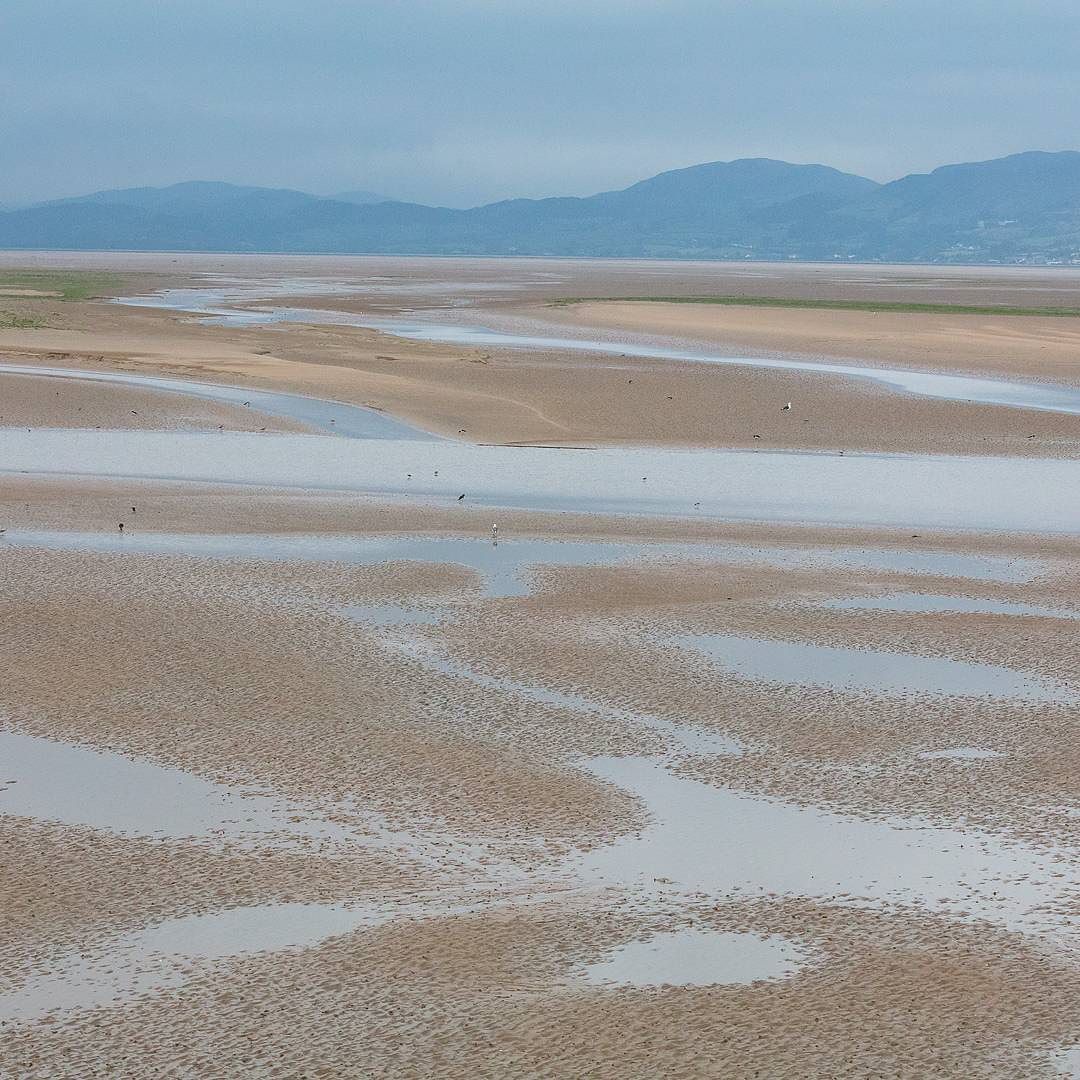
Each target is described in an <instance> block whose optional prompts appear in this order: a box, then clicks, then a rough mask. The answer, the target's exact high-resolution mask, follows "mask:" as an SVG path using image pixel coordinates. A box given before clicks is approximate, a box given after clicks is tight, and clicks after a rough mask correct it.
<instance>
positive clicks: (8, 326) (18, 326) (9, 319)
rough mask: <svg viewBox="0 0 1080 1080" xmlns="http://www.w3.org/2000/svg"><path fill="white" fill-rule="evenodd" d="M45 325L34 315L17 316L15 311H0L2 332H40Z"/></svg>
mask: <svg viewBox="0 0 1080 1080" xmlns="http://www.w3.org/2000/svg"><path fill="white" fill-rule="evenodd" d="M44 325H45V323H44V322H42V320H41V319H35V318H34V316H33V315H16V314H15V313H14V312H13V311H0V330H40V329H41V328H42V327H43V326H44Z"/></svg>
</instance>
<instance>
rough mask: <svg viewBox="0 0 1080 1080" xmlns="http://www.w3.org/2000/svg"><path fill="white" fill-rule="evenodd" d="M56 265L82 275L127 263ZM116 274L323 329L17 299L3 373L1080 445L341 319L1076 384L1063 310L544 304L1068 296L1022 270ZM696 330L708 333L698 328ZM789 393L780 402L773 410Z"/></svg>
mask: <svg viewBox="0 0 1080 1080" xmlns="http://www.w3.org/2000/svg"><path fill="white" fill-rule="evenodd" d="M68 258H69V260H74V261H75V262H77V263H81V264H82V265H84V266H87V265H97V264H98V263H102V262H104V263H110V264H114V263H115V262H116V261H117V260H121V261H122V259H123V257H121V256H111V257H105V256H100V257H97V256H92V255H85V256H69V257H68ZM24 259H25V260H31V261H32V259H33V257H32V256H31V255H29V254H27V255H25V256H24ZM58 260H60V261H62V257H61V256H57V255H54V256H50V257H49V258H48V259H45V258H44V257H42V261H43V262H45V263H51V264H54V265H55V263H56V262H57V261H58ZM125 266H126V267H127V270H126V277H125V279H124V284H125V287H126V288H128V289H129V290H130V294H139V293H140V292H141V294H142V295H143V296H144V297H146V296H150V295H152V294H153V293H155V292H159V291H160V290H162V288H168V287H170V286H183V287H188V288H190V287H198V288H205V287H206V285H207V284H209V285H215V284H216V285H218V286H219V287H220V286H221V285H222V284H224V285H225V286H226V287H227V290H229V289H231V291H232V292H233V293H235V294H238V295H240V296H242V297H243V298H244V299H243V300H242V301H241V302H240V305H241V307H247V308H259V307H260V306H261V307H267V306H273V305H274V304H281V303H285V304H293V305H295V306H298V307H301V308H307V309H310V310H311V311H312V312H313V313H314V315H313V317H314V316H318V321H317V322H316V323H314V324H304V323H293V322H288V321H286V322H274V323H271V324H269V325H228V326H215V325H209V326H208V325H203V324H202V323H201V322H200V321H199V319H198V318H197V317H194V316H192V315H183V314H178V313H175V312H168V311H164V310H156V309H153V308H147V307H122V306H120V305H114V304H107V303H102V302H88V303H77V304H76V303H71V304H58V303H56V302H52V303H49V302H47V301H45V300H43V299H40V298H38V299H34V298H18V299H12V300H11V301H10V302H9V304H10V305H11V306H13V308H17V309H19V311H20V312H21V313H25V314H26V315H28V316H32V317H35V318H40V319H41V321H42V324H43V325H42V326H41V327H40V328H37V329H30V330H3V331H0V360H3V359H6V360H9V361H13V362H17V363H19V362H22V363H25V362H28V361H30V362H37V363H43V364H49V365H51V366H54V367H55V366H59V365H62V366H71V367H88V368H91V369H94V368H96V369H99V370H101V369H104V370H110V371H124V370H136V371H142V372H145V373H149V374H158V375H162V374H164V375H170V376H175V377H180V378H195V379H201V380H209V381H219V382H225V383H229V382H231V383H233V384H239V385H246V386H253V387H263V388H265V389H279V390H288V391H294V392H299V393H307V394H314V395H316V396H321V397H327V398H333V399H336V400H341V401H348V402H353V403H355V404H361V405H367V404H370V405H374V406H375V407H377V408H380V409H383V410H385V411H386V412H388V413H390V414H392V415H394V416H397V417H400V418H403V419H406V420H409V421H411V422H414V423H417V424H419V425H420V426H422V427H426V428H429V429H431V430H434V431H437V432H439V433H440V434H443V435H450V436H455V435H457V434H458V433H459V432H460V431H462V430H464V432H465V433H466V434H467V436H468V437H469V438H470V439H475V440H477V441H491V442H545V443H554V444H560V445H578V444H581V443H582V442H585V443H587V444H627V443H642V442H645V443H649V444H652V445H683V446H688V445H689V446H694V445H699V446H738V447H746V448H751V449H757V448H768V447H773V448H779V449H797V448H805V449H828V450H833V451H839V450H841V449H846V450H859V449H864V450H879V449H880V450H892V451H900V452H921V451H927V450H931V451H935V452H943V453H970V454H982V453H1000V454H1009V455H1025V456H1030V455H1038V456H1054V455H1061V454H1075V452H1076V448H1077V433H1076V426H1075V423H1074V422H1073V421H1072V420H1070V419H1069V418H1068V417H1062V416H1055V415H1052V414H1046V413H1041V412H1037V411H1033V410H1025V409H1012V408H1003V407H995V406H987V405H985V404H976V403H969V402H965V401H951V402H942V401H933V400H927V399H921V398H918V397H911V396H908V395H903V394H896V393H895V392H891V391H889V390H887V389H882V388H881V387H879V386H875V385H873V384H869V383H864V382H862V381H861V380H853V379H846V378H839V377H835V376H832V375H829V374H827V373H826V374H815V373H813V372H805V371H801V372H800V371H787V372H784V371H761V370H756V371H755V370H753V369H750V368H745V367H739V366H724V367H723V368H716V367H707V368H705V367H703V366H702V365H694V364H686V363H671V362H667V361H662V362H658V361H656V360H649V359H647V358H641V357H637V358H635V357H632V356H628V357H626V358H622V359H620V358H619V357H617V356H616V357H615V358H614V361H613V358H612V357H610V356H609V357H607V358H606V359H605V358H603V357H597V356H590V355H587V354H586V355H582V353H581V352H580V351H576V350H574V351H568V350H562V349H559V348H557V347H552V346H548V347H545V348H542V349H534V350H520V349H512V348H510V349H508V348H500V347H498V346H491V345H487V346H482V347H477V346H469V345H454V344H452V343H439V342H415V341H408V340H405V339H403V338H400V337H396V336H394V335H393V334H392V333H382V332H378V331H376V330H372V329H366V328H365V327H364V326H362V325H355V323H356V321H357V320H358V319H360V321H364V320H365V319H367V320H376V321H377V320H379V319H386V318H387V317H388V316H389V317H391V318H392V319H394V320H400V319H401V318H402V317H403V316H410V315H415V316H420V317H423V318H425V319H436V320H441V321H443V322H446V321H453V320H454V319H460V318H462V317H466V318H467V319H468V320H471V321H473V322H476V321H479V322H480V323H483V322H484V320H488V321H489V322H491V323H492V324H493V325H497V326H518V325H524V326H529V327H533V332H535V328H536V327H537V326H541V327H548V328H549V329H548V333H550V332H551V330H550V328H551V327H555V329H556V332H561V333H565V332H570V331H572V330H573V329H574V327H577V330H578V331H579V332H580V331H581V330H582V329H583V328H584V329H585V330H586V331H591V332H593V333H596V334H598V335H599V334H603V335H606V336H607V337H608V338H609V339H611V338H612V336H614V340H615V341H616V342H617V341H618V340H619V337H620V335H622V337H623V339H624V340H626V341H627V342H630V341H633V340H635V339H636V338H637V337H641V336H647V337H650V338H652V339H663V340H666V341H668V342H669V343H671V342H678V341H681V342H683V343H685V342H687V341H691V342H692V341H694V340H695V338H696V340H697V342H698V343H699V344H701V343H702V342H705V343H709V344H710V345H711V346H714V347H719V348H721V349H722V350H727V352H729V353H731V354H734V355H738V354H739V353H740V352H741V353H743V354H746V355H773V356H775V355H783V354H785V352H787V353H791V354H792V355H796V354H797V355H799V356H803V357H806V356H811V357H819V358H828V357H832V358H834V359H837V358H839V359H849V360H854V361H856V362H863V363H866V364H869V365H873V364H880V363H882V362H889V363H896V364H901V365H904V364H907V365H909V366H912V367H915V368H930V369H933V370H939V371H956V372H960V373H973V372H980V373H992V374H996V375H1000V376H1002V377H1006V378H1011V379H1020V380H1022V379H1035V380H1038V379H1047V378H1049V379H1057V380H1059V381H1064V382H1066V383H1068V382H1070V381H1071V382H1073V383H1075V375H1076V372H1075V361H1074V360H1073V359H1071V357H1072V354H1073V352H1074V351H1075V350H1071V348H1070V345H1069V342H1070V341H1071V340H1072V337H1074V336H1075V333H1076V331H1075V328H1074V327H1072V322H1073V321H1075V320H1069V319H1054V320H1039V319H1030V318H1026V317H1008V316H1000V317H997V316H995V317H993V318H984V317H960V316H956V317H951V318H949V319H946V318H945V317H942V316H923V315H910V316H909V315H905V316H895V315H889V314H887V313H874V314H864V313H852V312H843V311H838V312H821V311H809V312H806V311H796V312H792V311H785V310H781V309H771V308H763V309H750V310H748V311H747V310H746V309H734V308H724V309H719V310H720V314H717V309H707V310H705V309H702V308H701V307H699V306H698V305H675V307H677V308H678V310H677V311H674V312H671V313H667V314H662V315H661V314H649V312H654V311H655V307H654V306H653V305H606V304H605V305H581V304H573V305H570V306H569V307H565V308H562V307H550V306H548V305H549V302H550V301H551V300H554V299H560V298H565V297H571V298H572V297H574V296H595V295H618V294H619V293H620V292H621V293H623V294H626V293H630V294H632V295H642V294H645V295H648V294H649V293H650V291H651V290H656V291H657V294H659V295H672V294H674V295H679V294H680V293H682V294H686V295H695V294H702V293H706V294H707V293H709V292H710V291H714V290H715V291H718V292H721V293H724V292H731V291H732V290H735V291H736V292H737V291H739V290H749V291H750V292H751V294H753V293H754V292H755V291H756V292H764V293H767V294H776V295H780V296H789V295H795V296H798V295H807V294H810V295H815V296H816V295H822V296H826V297H828V296H835V295H837V294H838V293H839V294H841V295H850V296H856V297H865V296H870V297H878V296H881V297H885V298H887V299H888V300H889V301H890V302H894V301H895V300H896V299H897V298H900V299H906V298H908V297H910V298H912V299H920V298H921V299H925V298H926V297H927V296H929V297H932V298H934V299H936V300H938V301H939V302H969V303H970V302H980V303H982V302H987V303H990V302H1003V303H1006V304H1008V303H1012V304H1016V305H1023V304H1035V303H1057V304H1059V305H1066V304H1068V303H1071V302H1073V301H1075V296H1076V286H1075V280H1074V277H1073V276H1071V275H1070V272H1069V271H1062V272H1061V273H1060V274H1050V273H1046V272H1043V273H1038V272H1032V273H1031V274H1029V275H1027V277H1025V276H1024V275H1019V274H1017V273H1016V272H1013V273H1012V275H1011V276H1010V274H1009V273H1007V272H1005V271H1000V270H986V271H968V272H967V273H965V274H963V275H957V274H955V273H954V272H952V271H949V272H945V271H942V272H941V273H937V272H936V271H935V273H934V274H927V273H926V272H924V271H914V270H911V271H908V270H901V269H897V268H880V269H877V268H875V269H873V270H867V269H864V270H863V271H862V272H861V273H858V272H856V270H855V269H854V268H813V269H810V268H807V269H804V270H803V271H802V272H801V276H800V275H799V274H797V273H794V271H793V270H792V269H791V268H783V267H781V268H777V267H765V268H762V267H749V266H747V267H739V268H737V269H732V268H730V267H722V266H720V267H718V266H716V265H712V266H709V265H702V264H679V263H674V264H663V263H657V264H642V263H634V262H628V263H619V262H604V261H592V262H590V261H583V262H580V263H579V262H567V261H565V260H483V259H480V260H468V259H466V260H454V259H446V260H438V259H434V260H431V259H429V260H414V261H412V262H410V261H408V260H394V259H363V258H358V259H352V260H350V259H342V260H333V259H329V260H319V259H305V258H278V259H276V260H275V259H274V258H272V257H251V258H243V257H222V258H220V259H215V258H213V257H209V256H200V257H195V256H189V257H177V258H175V259H173V258H171V257H164V256H161V257H153V256H131V257H130V263H126V264H125ZM140 275H142V276H141V277H140ZM238 282H239V286H238V285H237V283H238ZM140 285H141V289H140ZM260 285H261V286H262V287H261V288H260ZM260 297H263V298H264V299H263V300H261V301H260ZM613 308H615V309H617V310H618V311H619V312H620V315H619V319H624V318H625V319H626V320H628V321H627V322H626V325H620V323H619V322H618V321H617V320H616V321H614V322H612V323H611V324H610V325H606V324H605V325H601V323H602V321H603V320H604V319H607V318H608V317H609V315H610V314H611V311H612V309H613ZM643 308H648V309H649V311H648V312H645V311H643V310H642V309H643ZM334 311H340V312H344V313H345V317H346V318H347V319H351V320H352V322H353V323H354V325H345V324H342V323H341V322H340V321H338V322H335V321H334V319H333V317H332V313H333V312H334ZM623 313H624V314H623ZM717 318H720V319H729V320H735V322H732V323H731V324H730V326H729V324H728V323H724V324H723V325H720V326H716V325H713V323H712V322H710V321H709V320H715V319H717ZM793 319H794V320H796V322H797V323H798V325H796V326H794V329H792V331H791V334H790V335H788V336H787V337H785V336H784V334H785V332H783V330H782V328H783V327H784V326H785V325H787V321H790V320H793ZM598 320H600V321H598ZM634 320H637V322H636V323H635V322H634ZM650 320H652V321H651V322H650ZM702 320H704V323H705V328H704V329H702V327H700V326H699V325H698V324H699V323H701V322H702ZM739 320H741V322H740V321H739ZM798 320H804V321H803V322H798ZM805 320H809V322H806V321H805ZM815 320H816V321H815ZM590 321H591V325H590ZM939 324H940V325H939ZM814 326H816V327H817V329H816V330H814V329H813V327H814ZM740 327H741V329H740ZM942 327H944V329H942ZM560 328H561V329H560ZM729 329H730V333H729V332H728V331H729ZM744 331H745V333H744ZM751 331H752V332H753V333H751ZM939 331H940V332H939ZM754 334H756V335H757V337H756V338H754V337H753V335H754ZM814 334H816V335H817V337H816V338H815V337H814ZM740 335H742V336H740ZM748 335H749V336H748ZM770 335H771V336H770ZM800 335H801V337H800ZM1070 335H1072V337H1070ZM789 400H790V401H792V402H793V409H792V411H791V412H789V413H782V412H781V411H780V410H781V406H782V405H783V404H784V403H785V402H786V401H789Z"/></svg>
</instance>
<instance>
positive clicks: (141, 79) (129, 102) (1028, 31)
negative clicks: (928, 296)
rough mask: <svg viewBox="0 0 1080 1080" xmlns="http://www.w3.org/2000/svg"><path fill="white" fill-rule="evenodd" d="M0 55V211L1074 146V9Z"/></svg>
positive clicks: (484, 13) (474, 30) (429, 21)
mask: <svg viewBox="0 0 1080 1080" xmlns="http://www.w3.org/2000/svg"><path fill="white" fill-rule="evenodd" d="M0 42H3V51H2V54H0V55H2V59H0V137H2V141H0V146H2V148H3V156H2V158H0V161H2V168H0V202H13V201H29V200H34V199H44V198H51V197H54V196H59V195H69V194H76V193H81V192H85V191H91V190H94V189H98V188H105V187H127V186H133V185H141V184H166V183H171V182H174V181H178V180H190V179H221V180H229V181H233V182H236V183H251V184H266V185H273V186H283V187H298V188H302V189H305V190H312V191H317V192H323V193H328V192H332V191H335V190H341V189H345V188H368V189H374V190H376V191H381V192H385V193H387V194H389V195H393V196H397V197H399V198H404V199H416V200H420V201H424V202H438V203H444V204H447V205H455V206H462V205H472V204H475V203H478V202H485V201H489V200H492V199H496V198H502V197H507V196H514V195H528V196H537V195H551V194H590V193H592V192H594V191H598V190H603V189H606V188H614V187H622V186H624V185H625V184H627V183H630V182H632V181H634V180H637V179H641V178H642V177H645V176H649V175H651V174H653V173H656V172H660V171H662V170H664V169H668V168H676V167H679V166H683V165H691V164H696V163H698V162H702V161H711V160H718V159H727V158H733V157H746V156H769V157H781V158H786V159H788V160H792V161H822V162H825V163H826V164H830V165H835V166H837V167H839V168H844V169H850V170H851V171H854V172H861V173H863V174H864V175H869V176H873V177H875V178H876V179H891V178H893V177H895V176H899V175H901V174H903V173H906V172H911V171H923V170H926V169H929V168H933V167H934V166H936V165H939V164H943V163H946V162H951V161H962V160H973V159H979V158H987V157H996V156H999V155H1002V154H1007V153H1012V152H1015V151H1018V150H1025V149H1046V150H1058V149H1077V148H1080V109H1078V106H1077V100H1078V88H1080V3H1078V2H1077V0H932V2H931V0H353V2H346V0H304V2H300V0H249V2H246V3H241V2H236V0H0Z"/></svg>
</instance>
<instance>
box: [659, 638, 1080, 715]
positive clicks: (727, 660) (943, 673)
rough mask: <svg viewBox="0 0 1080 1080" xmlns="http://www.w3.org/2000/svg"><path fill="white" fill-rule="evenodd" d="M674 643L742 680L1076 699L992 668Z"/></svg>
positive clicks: (727, 641) (802, 648)
mask: <svg viewBox="0 0 1080 1080" xmlns="http://www.w3.org/2000/svg"><path fill="white" fill-rule="evenodd" d="M680 644H683V645H686V646H688V647H690V648H692V649H696V650H697V651H699V652H702V653H704V654H705V655H706V656H708V657H709V658H710V659H712V660H715V661H716V662H717V663H718V664H719V665H720V666H721V667H723V668H725V669H726V670H728V671H730V672H731V673H732V674H734V675H738V676H740V677H742V678H749V679H758V680H761V681H764V682H776V683H789V684H792V685H797V686H824V687H830V688H833V689H836V690H856V691H864V692H868V693H877V694H933V695H939V694H959V695H965V696H976V697H983V696H990V697H995V698H1001V699H1015V700H1020V701H1037V702H1068V701H1076V700H1078V696H1077V694H1075V693H1074V692H1073V691H1071V690H1070V689H1069V688H1068V687H1067V686H1063V685H1061V684H1058V683H1054V682H1052V681H1051V680H1049V679H1045V680H1041V679H1036V678H1032V677H1030V676H1027V675H1024V674H1022V673H1021V672H1018V671H1013V670H1012V669H1011V668H1007V667H1000V666H998V665H996V664H978V663H971V662H968V661H962V660H951V659H948V658H945V657H936V656H933V657H932V656H916V655H914V654H912V653H904V652H879V651H876V650H873V649H849V648H841V647H839V646H835V645H813V644H804V643H801V642H793V641H774V640H770V639H761V638H746V637H737V636H735V635H732V634H693V635H688V636H687V637H684V638H681V639H680Z"/></svg>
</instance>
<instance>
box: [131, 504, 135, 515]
mask: <svg viewBox="0 0 1080 1080" xmlns="http://www.w3.org/2000/svg"><path fill="white" fill-rule="evenodd" d="M131 512H132V513H133V514H134V513H135V507H134V506H133V507H132V508H131Z"/></svg>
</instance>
